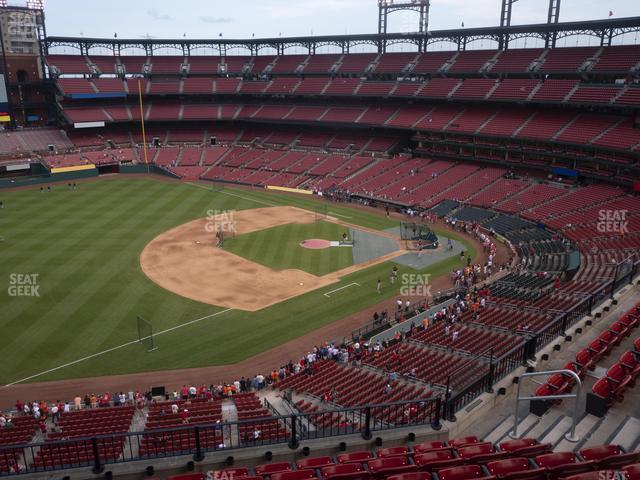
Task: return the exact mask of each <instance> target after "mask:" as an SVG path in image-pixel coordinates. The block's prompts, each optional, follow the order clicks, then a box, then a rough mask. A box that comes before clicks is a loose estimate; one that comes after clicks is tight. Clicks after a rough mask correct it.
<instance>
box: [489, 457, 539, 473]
mask: <svg viewBox="0 0 640 480" xmlns="http://www.w3.org/2000/svg"><path fill="white" fill-rule="evenodd" d="M487 468H488V469H489V472H490V473H491V475H506V474H508V473H514V472H524V471H526V470H529V461H528V460H527V459H526V458H524V457H515V458H507V459H505V460H496V461H494V462H489V463H487Z"/></svg>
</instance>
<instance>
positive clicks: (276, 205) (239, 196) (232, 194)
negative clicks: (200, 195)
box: [185, 182, 282, 207]
mask: <svg viewBox="0 0 640 480" xmlns="http://www.w3.org/2000/svg"><path fill="white" fill-rule="evenodd" d="M185 183H186V184H187V185H192V186H194V187H198V188H202V189H204V190H207V191H209V192H211V191H212V190H211V189H209V188H207V187H205V186H204V185H200V184H198V183H191V182H185ZM214 193H223V194H225V195H231V196H232V197H238V198H241V199H243V200H248V201H249V202H254V203H260V204H262V205H268V206H270V207H281V206H282V205H279V204H277V203H271V202H265V201H262V200H256V199H255V198H249V197H244V196H242V195H238V194H237V193H231V192H227V191H225V190H218V191H216V192H214Z"/></svg>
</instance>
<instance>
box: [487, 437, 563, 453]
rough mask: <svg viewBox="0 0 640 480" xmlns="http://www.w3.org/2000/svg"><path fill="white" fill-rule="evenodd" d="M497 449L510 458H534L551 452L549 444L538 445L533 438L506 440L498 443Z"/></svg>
mask: <svg viewBox="0 0 640 480" xmlns="http://www.w3.org/2000/svg"><path fill="white" fill-rule="evenodd" d="M499 447H500V450H504V451H505V452H509V455H511V456H512V457H534V456H536V455H542V454H544V453H549V452H551V451H552V448H551V444H550V443H540V442H538V441H537V440H536V439H535V438H518V439H515V440H507V441H506V442H502V443H500V445H499Z"/></svg>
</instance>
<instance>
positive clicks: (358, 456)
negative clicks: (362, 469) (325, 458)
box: [338, 450, 373, 463]
mask: <svg viewBox="0 0 640 480" xmlns="http://www.w3.org/2000/svg"><path fill="white" fill-rule="evenodd" d="M372 458H373V455H372V454H371V452H369V451H366V450H363V451H361V452H351V453H341V454H340V455H338V463H351V462H366V461H367V460H370V459H372Z"/></svg>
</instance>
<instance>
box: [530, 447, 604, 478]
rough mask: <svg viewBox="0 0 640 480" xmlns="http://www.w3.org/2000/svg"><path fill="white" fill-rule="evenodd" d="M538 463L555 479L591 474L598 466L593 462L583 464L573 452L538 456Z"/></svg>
mask: <svg viewBox="0 0 640 480" xmlns="http://www.w3.org/2000/svg"><path fill="white" fill-rule="evenodd" d="M536 463H537V464H538V466H539V467H541V468H546V469H547V471H548V472H549V475H550V476H552V477H553V478H560V477H568V476H570V475H575V474H578V473H585V472H590V471H592V470H594V469H595V466H596V465H595V463H594V462H593V461H584V462H581V461H580V460H579V459H578V458H577V457H576V455H575V454H574V453H573V452H554V453H547V454H545V455H538V456H537V457H536Z"/></svg>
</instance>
